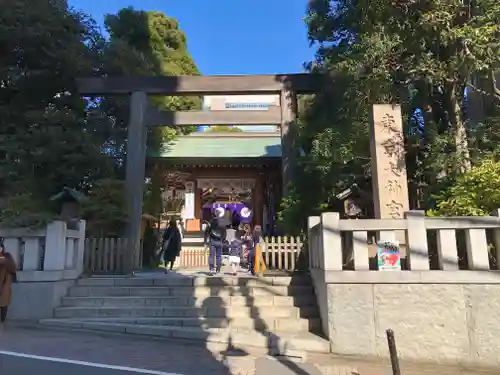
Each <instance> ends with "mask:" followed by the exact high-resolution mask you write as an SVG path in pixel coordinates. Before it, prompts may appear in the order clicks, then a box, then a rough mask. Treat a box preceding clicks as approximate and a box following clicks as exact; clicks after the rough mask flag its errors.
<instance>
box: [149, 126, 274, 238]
mask: <svg viewBox="0 0 500 375" xmlns="http://www.w3.org/2000/svg"><path fill="white" fill-rule="evenodd" d="M281 157H282V153H281V136H280V133H279V132H232V133H230V132H228V133H217V132H196V133H192V134H189V135H184V136H179V137H177V138H176V139H175V140H174V141H173V142H172V143H171V144H169V145H166V146H164V147H162V150H161V151H159V152H156V154H152V153H151V152H150V153H149V155H148V160H147V168H148V170H149V171H151V172H153V173H155V174H156V176H157V178H160V179H161V180H162V181H164V182H165V196H166V198H165V201H166V202H167V206H168V209H167V211H168V212H169V215H170V216H174V215H175V216H177V217H180V218H181V219H182V221H183V222H184V226H185V230H186V232H199V231H200V230H201V229H202V224H203V221H208V220H210V218H211V215H212V213H213V211H214V210H215V208H217V207H222V208H224V209H225V210H226V214H227V215H231V217H232V218H233V219H234V218H236V220H239V221H240V222H243V223H250V224H251V225H261V226H262V229H263V231H264V233H265V234H269V235H270V234H273V233H274V231H275V221H276V212H277V209H278V206H279V203H280V199H281V195H282V178H281ZM150 175H151V174H150Z"/></svg>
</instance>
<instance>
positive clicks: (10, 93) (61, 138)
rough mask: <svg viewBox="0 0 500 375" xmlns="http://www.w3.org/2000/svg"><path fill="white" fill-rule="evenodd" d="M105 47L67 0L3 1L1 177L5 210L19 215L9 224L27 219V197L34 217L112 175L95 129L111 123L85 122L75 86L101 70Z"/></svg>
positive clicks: (0, 16)
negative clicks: (68, 193) (61, 195)
mask: <svg viewBox="0 0 500 375" xmlns="http://www.w3.org/2000/svg"><path fill="white" fill-rule="evenodd" d="M101 43H102V37H101V36H100V34H99V33H98V32H97V29H96V27H95V24H94V22H93V21H92V20H91V19H90V18H88V17H87V16H86V15H85V14H82V13H78V12H74V11H72V10H70V9H69V8H68V6H67V4H66V2H65V1H39V2H35V3H31V2H28V1H25V0H6V1H4V2H3V3H2V12H1V13H0V51H1V56H2V57H1V58H0V82H1V84H0V129H1V131H0V134H1V136H0V179H1V183H2V191H1V195H2V196H3V197H6V198H5V199H3V200H2V209H1V210H0V211H5V212H6V213H7V212H11V213H12V215H10V216H9V215H7V216H8V218H7V217H4V219H6V220H10V221H16V220H15V216H16V215H18V216H19V215H26V212H19V210H17V209H16V207H15V206H16V204H15V203H14V201H16V200H11V199H9V198H10V197H13V196H16V197H18V198H20V200H21V201H22V202H23V204H22V205H24V206H27V207H28V209H27V212H32V211H49V210H50V204H49V203H48V199H49V197H50V196H51V195H53V194H55V193H57V192H59V191H60V190H61V189H62V187H64V186H68V187H70V188H76V189H80V190H85V189H87V188H89V187H90V186H91V183H92V181H94V180H96V179H98V178H102V177H104V176H107V175H110V174H112V173H113V169H114V164H113V160H112V159H111V158H109V157H108V156H107V155H105V153H104V150H103V147H102V145H103V143H102V140H103V139H102V138H101V134H100V133H99V132H97V131H96V129H97V128H98V124H101V123H103V122H106V121H107V119H106V118H102V117H101V116H91V117H88V116H86V114H85V112H86V107H87V103H86V101H84V100H83V99H81V98H80V96H79V95H78V93H77V92H76V88H75V84H74V82H75V80H74V79H75V77H78V76H87V75H91V74H92V73H93V72H95V71H96V70H98V69H99V66H100V62H99V48H100V45H101ZM20 194H21V195H20ZM21 198H22V199H21ZM18 201H19V200H18ZM16 212H17V214H16V215H14V213H16ZM28 222H29V223H30V225H31V224H33V220H28Z"/></svg>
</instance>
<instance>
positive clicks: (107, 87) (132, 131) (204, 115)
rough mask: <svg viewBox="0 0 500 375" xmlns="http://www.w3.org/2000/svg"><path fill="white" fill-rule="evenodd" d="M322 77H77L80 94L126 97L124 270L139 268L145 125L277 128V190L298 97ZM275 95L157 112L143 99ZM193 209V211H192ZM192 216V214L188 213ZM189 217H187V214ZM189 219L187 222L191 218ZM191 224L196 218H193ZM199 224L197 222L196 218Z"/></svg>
mask: <svg viewBox="0 0 500 375" xmlns="http://www.w3.org/2000/svg"><path fill="white" fill-rule="evenodd" d="M322 78H323V77H321V76H317V75H310V74H289V75H286V74H284V75H253V76H182V77H175V76H155V77H92V78H83V79H77V86H78V91H79V93H80V94H81V95H85V96H105V95H120V94H121V95H130V117H129V119H130V120H129V125H128V129H127V139H128V143H127V156H126V196H127V203H128V211H129V220H128V222H129V225H128V229H127V233H126V234H125V235H126V237H128V239H129V241H128V244H129V246H130V249H129V251H128V256H127V257H126V261H125V264H126V265H125V272H132V271H133V270H134V269H136V268H138V267H140V261H139V259H140V256H139V255H140V253H141V215H142V200H143V190H144V180H145V171H146V170H145V168H146V159H147V154H148V150H147V134H148V132H147V127H148V126H192V125H197V126H203V125H245V126H246V125H268V126H269V125H278V126H279V127H280V131H281V132H280V134H279V136H280V140H281V142H280V144H281V155H280V159H281V176H282V191H283V192H284V193H285V194H286V190H287V188H288V186H289V183H290V181H292V179H293V172H294V169H295V168H294V164H295V156H296V155H295V154H296V152H297V149H296V147H295V123H296V116H297V97H296V95H297V94H299V93H303V94H308V93H313V92H315V91H317V89H318V88H319V87H320V86H321V82H322ZM252 94H254V95H256V94H273V95H274V94H278V95H279V96H280V105H279V107H274V108H269V109H267V110H255V111H253V110H252V111H230V112H227V111H182V112H175V113H171V112H170V113H169V112H161V111H159V110H158V109H157V108H155V107H153V106H150V105H149V101H148V95H165V96H166V95H171V96H186V95H190V96H203V95H252ZM191 188H193V189H196V188H195V187H194V182H193V185H191V184H190V186H189V187H188V186H186V189H185V195H186V196H185V206H187V207H188V208H189V209H191V208H190V207H189V206H188V199H187V198H188V194H192V195H195V194H194V193H195V191H194V190H193V191H189V192H188V190H190V189H191ZM194 211H195V212H196V211H197V210H196V209H195V210H194ZM191 212H192V211H191ZM188 216H189V214H188ZM190 220H191V219H190ZM192 220H195V219H192ZM198 220H199V219H198Z"/></svg>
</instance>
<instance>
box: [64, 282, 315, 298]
mask: <svg viewBox="0 0 500 375" xmlns="http://www.w3.org/2000/svg"><path fill="white" fill-rule="evenodd" d="M69 295H70V296H71V297H91V296H95V297H107V296H155V297H156V296H191V297H205V296H220V297H227V296H268V297H272V296H302V295H305V296H314V290H313V287H312V286H310V285H307V286H306V285H304V286H279V285H273V286H266V287H259V286H255V287H242V286H235V285H230V286H177V287H167V286H142V287H141V286H131V287H126V286H81V285H80V286H74V287H72V288H70V291H69Z"/></svg>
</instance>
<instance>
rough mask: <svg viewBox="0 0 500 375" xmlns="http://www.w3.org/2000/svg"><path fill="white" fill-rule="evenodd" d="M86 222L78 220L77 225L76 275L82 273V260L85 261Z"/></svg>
mask: <svg viewBox="0 0 500 375" xmlns="http://www.w3.org/2000/svg"><path fill="white" fill-rule="evenodd" d="M86 226H87V222H86V221H85V220H80V222H79V223H78V241H77V254H78V255H77V258H76V269H77V270H78V274H79V275H81V274H82V273H83V271H84V264H83V262H84V259H85V229H86Z"/></svg>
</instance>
